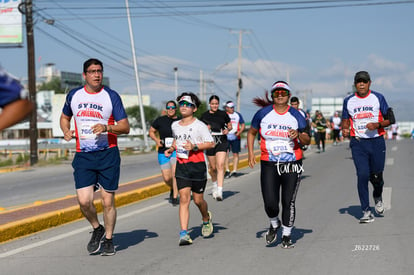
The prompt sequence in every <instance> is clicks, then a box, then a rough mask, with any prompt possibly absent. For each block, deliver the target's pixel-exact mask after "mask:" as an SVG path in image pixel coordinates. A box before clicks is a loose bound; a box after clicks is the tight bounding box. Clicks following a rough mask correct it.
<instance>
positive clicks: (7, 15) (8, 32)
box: [0, 0, 23, 47]
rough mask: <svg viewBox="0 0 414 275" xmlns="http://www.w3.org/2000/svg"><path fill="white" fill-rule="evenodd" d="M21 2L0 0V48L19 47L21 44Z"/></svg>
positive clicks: (19, 0)
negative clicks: (14, 45) (19, 7)
mask: <svg viewBox="0 0 414 275" xmlns="http://www.w3.org/2000/svg"><path fill="white" fill-rule="evenodd" d="M20 2H21V0H0V47H1V46H12V45H13V44H16V46H21V44H22V43H23V36H22V33H23V26H22V14H21V13H20V11H19V9H18V6H19V4H20Z"/></svg>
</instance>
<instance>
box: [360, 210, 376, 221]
mask: <svg viewBox="0 0 414 275" xmlns="http://www.w3.org/2000/svg"><path fill="white" fill-rule="evenodd" d="M363 213H364V215H363V216H362V218H361V219H359V223H370V222H373V221H374V216H373V215H372V213H371V211H370V210H367V211H363Z"/></svg>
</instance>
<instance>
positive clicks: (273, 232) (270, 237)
mask: <svg viewBox="0 0 414 275" xmlns="http://www.w3.org/2000/svg"><path fill="white" fill-rule="evenodd" d="M279 228H280V223H279V224H278V225H277V227H276V228H273V226H272V224H270V226H269V229H268V230H267V232H266V235H265V239H266V244H272V243H274V242H275V241H276V238H277V230H278V229H279Z"/></svg>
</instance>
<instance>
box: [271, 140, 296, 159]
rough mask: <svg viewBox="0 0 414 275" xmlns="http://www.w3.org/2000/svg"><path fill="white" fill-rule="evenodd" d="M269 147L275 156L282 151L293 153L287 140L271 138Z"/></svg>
mask: <svg viewBox="0 0 414 275" xmlns="http://www.w3.org/2000/svg"><path fill="white" fill-rule="evenodd" d="M269 149H270V151H271V152H272V155H275V156H277V155H280V154H282V153H292V154H293V148H292V147H291V146H290V143H289V141H287V140H273V141H271V142H270V143H269Z"/></svg>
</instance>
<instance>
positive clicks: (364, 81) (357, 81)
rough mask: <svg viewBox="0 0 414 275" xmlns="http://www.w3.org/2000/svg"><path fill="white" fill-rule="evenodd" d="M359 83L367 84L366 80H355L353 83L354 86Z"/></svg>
mask: <svg viewBox="0 0 414 275" xmlns="http://www.w3.org/2000/svg"><path fill="white" fill-rule="evenodd" d="M359 82H363V83H365V84H367V83H368V80H366V79H357V80H356V81H355V84H356V83H359Z"/></svg>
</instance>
